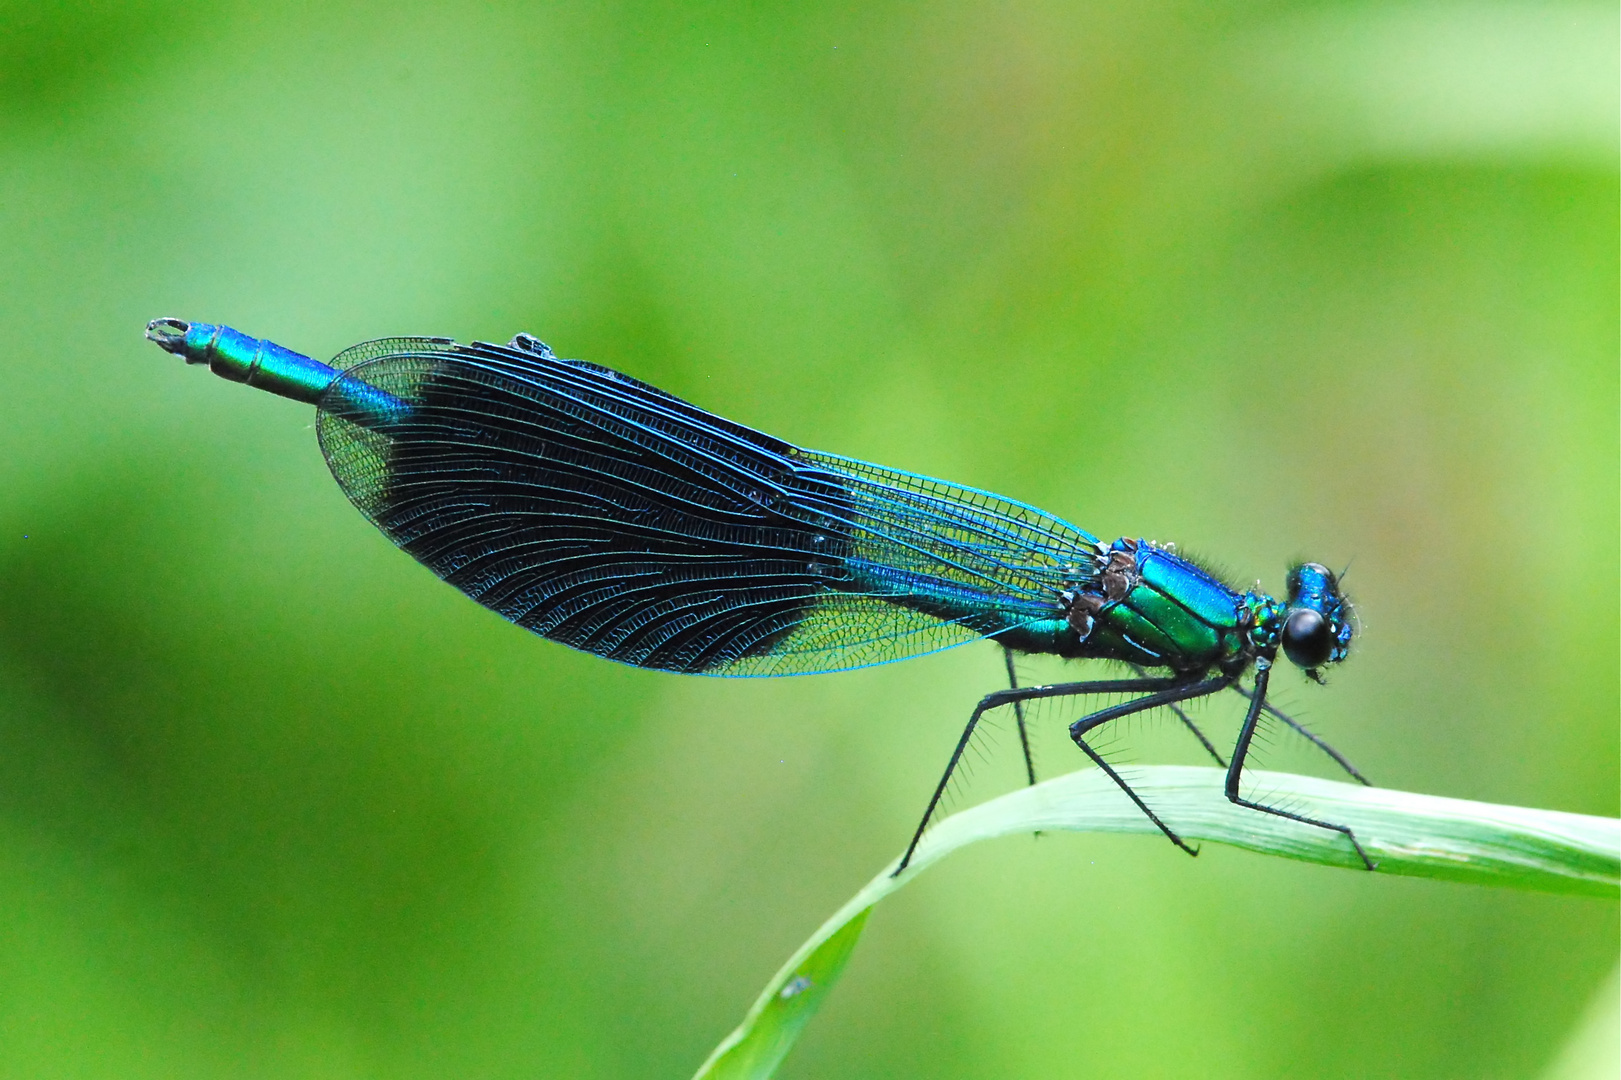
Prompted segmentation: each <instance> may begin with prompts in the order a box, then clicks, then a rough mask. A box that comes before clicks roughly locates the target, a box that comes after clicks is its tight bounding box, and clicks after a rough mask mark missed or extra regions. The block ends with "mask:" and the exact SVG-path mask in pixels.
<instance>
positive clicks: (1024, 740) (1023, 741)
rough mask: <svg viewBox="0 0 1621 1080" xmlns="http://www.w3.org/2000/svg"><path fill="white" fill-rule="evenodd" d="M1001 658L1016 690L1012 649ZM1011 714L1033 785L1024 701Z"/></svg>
mask: <svg viewBox="0 0 1621 1080" xmlns="http://www.w3.org/2000/svg"><path fill="white" fill-rule="evenodd" d="M1002 658H1003V659H1004V660H1006V661H1007V683H1008V688H1009V689H1012V690H1017V689H1018V688H1019V673H1018V672H1017V671H1015V670H1013V650H1012V649H1009V648H1007V647H1006V646H1004V647H1003V649H1002ZM1138 674H1139V675H1141V674H1143V672H1141V671H1139V672H1138ZM1013 715H1014V717H1015V718H1016V719H1017V720H1018V722H1019V748H1020V749H1021V750H1023V751H1024V774H1025V775H1026V776H1027V777H1029V778H1030V785H1031V786H1032V787H1034V786H1035V783H1036V762H1035V759H1034V758H1032V757H1031V756H1030V732H1029V731H1028V730H1027V729H1026V728H1025V726H1024V701H1023V700H1022V699H1021V700H1018V701H1015V702H1014V703H1013ZM1223 764H1225V762H1223Z"/></svg>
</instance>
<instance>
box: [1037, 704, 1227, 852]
mask: <svg viewBox="0 0 1621 1080" xmlns="http://www.w3.org/2000/svg"><path fill="white" fill-rule="evenodd" d="M1232 681H1233V680H1232V677H1231V676H1229V675H1218V676H1217V677H1216V678H1214V679H1206V680H1204V681H1203V682H1197V683H1183V684H1181V685H1180V686H1173V687H1171V688H1170V689H1167V690H1162V691H1160V692H1159V693H1157V694H1150V695H1149V696H1147V697H1141V698H1137V699H1136V700H1134V701H1127V702H1123V703H1121V704H1119V705H1111V706H1109V707H1108V708H1106V709H1099V710H1098V711H1097V712H1095V713H1089V714H1088V715H1086V716H1083V717H1081V718H1080V719H1079V720H1077V721H1075V722H1074V723H1073V724H1071V725H1070V726H1069V737H1070V738H1071V739H1073V740H1075V745H1076V746H1078V747H1080V748H1081V751H1082V752H1083V753H1085V754H1086V756H1087V757H1089V758H1091V759H1092V763H1093V764H1095V765H1096V766H1097V767H1098V768H1100V769H1102V770H1103V772H1104V774H1105V775H1107V776H1108V777H1109V779H1110V780H1113V781H1114V782H1115V785H1116V786H1117V787H1119V788H1120V790H1121V791H1124V792H1125V793H1126V797H1127V798H1129V799H1130V800H1131V801H1132V802H1133V803H1135V804H1136V806H1137V809H1139V810H1141V811H1142V812H1143V816H1145V817H1147V818H1148V820H1149V821H1152V822H1153V823H1154V825H1155V827H1157V828H1158V829H1159V831H1160V832H1162V833H1164V834H1165V835H1166V836H1167V837H1168V838H1169V839H1170V841H1171V843H1173V844H1175V845H1176V846H1177V847H1179V848H1181V849H1182V850H1183V851H1185V852H1187V853H1188V854H1189V855H1197V854H1199V849H1198V848H1193V847H1189V846H1188V845H1187V842H1186V841H1185V840H1183V839H1182V838H1181V837H1180V836H1178V835H1176V833H1175V832H1173V831H1171V828H1170V826H1168V825H1166V824H1165V822H1163V821H1161V820H1160V818H1159V815H1158V814H1156V813H1154V811H1152V810H1150V809H1149V808H1148V804H1147V803H1145V802H1143V800H1142V797H1141V796H1140V795H1138V794H1137V792H1135V791H1134V790H1132V787H1131V785H1130V784H1128V783H1126V781H1125V780H1124V779H1123V778H1122V777H1121V775H1120V774H1119V773H1117V772H1115V770H1114V767H1113V766H1112V765H1110V764H1109V763H1108V762H1107V761H1105V760H1103V755H1102V754H1100V753H1098V752H1097V751H1096V750H1094V749H1092V746H1091V744H1089V743H1088V742H1087V741H1086V738H1085V736H1086V733H1087V732H1089V731H1091V730H1093V729H1094V728H1097V727H1100V726H1102V725H1103V724H1107V723H1108V722H1109V721H1110V720H1118V719H1120V717H1122V716H1130V715H1131V714H1132V713H1138V712H1143V711H1144V710H1146V709H1155V708H1158V707H1159V706H1161V705H1172V704H1173V703H1175V702H1178V701H1187V700H1190V699H1192V698H1198V697H1204V696H1206V695H1208V694H1214V693H1217V692H1219V691H1221V690H1223V689H1225V688H1226V687H1227V685H1228V684H1229V683H1231V682H1232Z"/></svg>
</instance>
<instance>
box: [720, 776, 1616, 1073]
mask: <svg viewBox="0 0 1621 1080" xmlns="http://www.w3.org/2000/svg"><path fill="white" fill-rule="evenodd" d="M1223 775H1224V774H1223V773H1222V771H1221V770H1219V769H1211V768H1196V767H1189V766H1180V765H1161V766H1153V767H1147V768H1141V769H1134V770H1132V773H1131V778H1130V779H1131V783H1132V786H1133V787H1135V788H1136V789H1137V792H1138V793H1139V794H1140V795H1142V797H1143V800H1144V801H1145V802H1147V803H1148V804H1149V805H1150V806H1152V807H1154V809H1155V811H1156V812H1157V813H1159V814H1160V816H1161V817H1163V818H1164V819H1165V821H1166V822H1167V823H1168V824H1169V825H1170V826H1171V827H1172V828H1174V829H1176V830H1177V831H1178V832H1180V833H1181V834H1182V835H1183V836H1184V837H1186V838H1188V839H1190V840H1207V841H1210V842H1212V843H1219V844H1231V845H1233V846H1235V847H1241V848H1248V849H1249V850H1251V851H1259V852H1263V853H1265V854H1268V855H1281V856H1283V857H1284V858H1289V859H1300V860H1302V861H1305V862H1317V863H1324V864H1326V865H1329V866H1341V867H1345V868H1347V869H1355V870H1356V871H1357V872H1358V873H1366V871H1365V870H1364V869H1363V868H1362V863H1361V862H1360V860H1358V859H1357V857H1356V853H1355V852H1354V851H1352V850H1351V847H1350V845H1349V844H1347V843H1346V842H1345V839H1344V838H1343V837H1341V836H1340V835H1339V834H1338V833H1333V832H1330V831H1328V830H1326V829H1319V828H1314V827H1312V826H1309V825H1301V824H1298V823H1296V822H1292V821H1287V820H1284V819H1283V818H1278V817H1273V816H1271V815H1269V814H1259V813H1255V812H1254V811H1250V810H1245V809H1243V808H1241V807H1237V806H1234V805H1233V804H1232V803H1230V802H1228V801H1227V800H1226V799H1225V798H1224V797H1223V796H1222V793H1221V791H1222V778H1223ZM1245 775H1246V777H1247V778H1248V779H1249V783H1250V788H1249V793H1250V794H1252V795H1253V796H1254V797H1257V798H1259V799H1260V800H1261V801H1264V802H1267V803H1269V804H1271V805H1275V806H1282V807H1284V808H1286V809H1294V810H1296V811H1297V812H1309V813H1311V814H1312V815H1313V816H1316V817H1321V818H1323V819H1324V820H1326V821H1334V822H1338V823H1341V824H1345V825H1349V826H1351V828H1353V829H1354V830H1356V834H1357V838H1358V839H1359V840H1360V841H1361V842H1362V845H1363V846H1364V847H1365V848H1367V850H1368V854H1369V855H1371V856H1372V857H1373V859H1374V861H1375V862H1377V863H1378V864H1379V869H1378V873H1381V874H1404V875H1409V876H1415V877H1434V878H1446V879H1449V880H1452V881H1469V882H1474V883H1476V884H1479V885H1501V886H1506V887H1508V888H1516V889H1536V890H1541V891H1543V892H1563V893H1581V894H1585V895H1588V896H1603V897H1610V898H1614V897H1616V896H1618V895H1621V821H1618V820H1616V819H1614V818H1600V817H1589V816H1587V815H1585V814H1566V813H1561V812H1559V811H1557V810H1531V809H1527V808H1525V807H1519V806H1498V805H1495V804H1492V803H1480V802H1470V801H1468V800H1465V799H1447V798H1442V797H1440V796H1436V795H1415V794H1412V793H1410V792H1405V791H1389V790H1386V789H1384V788H1369V787H1361V786H1359V785H1353V784H1342V783H1338V782H1336V781H1332V780H1318V779H1315V778H1313V777H1309V776H1292V775H1289V774H1287V773H1268V772H1259V771H1255V772H1248V773H1246V774H1245ZM1058 830H1067V831H1072V832H1117V833H1129V832H1137V833H1155V834H1156V835H1158V831H1157V830H1156V829H1155V828H1154V826H1153V824H1152V823H1151V822H1149V821H1148V820H1147V819H1146V818H1144V817H1143V815H1142V814H1141V813H1140V812H1139V811H1138V810H1137V809H1136V807H1134V806H1132V805H1131V803H1130V802H1128V801H1127V800H1126V798H1125V796H1124V795H1122V794H1121V793H1120V791H1119V789H1118V788H1116V787H1115V786H1114V785H1113V784H1112V783H1111V782H1110V781H1109V779H1108V778H1107V777H1106V776H1104V775H1103V774H1102V773H1101V772H1099V771H1097V770H1095V769H1086V770H1083V771H1081V772H1075V773H1070V774H1069V775H1067V776H1060V777H1056V778H1054V779H1052V780H1048V781H1046V782H1045V783H1042V784H1037V785H1036V786H1035V787H1030V788H1024V789H1021V790H1019V791H1015V792H1012V793H1010V794H1008V795H1004V796H1002V797H1001V798H998V799H992V800H991V801H990V802H987V803H983V804H981V805H979V806H976V807H973V808H972V809H969V810H965V811H963V812H962V813H960V814H955V815H953V816H951V817H949V818H946V819H945V820H944V821H942V822H940V823H939V824H938V825H936V826H935V827H934V828H933V829H931V830H930V831H929V833H928V835H927V836H925V837H924V839H923V843H922V844H921V845H920V846H919V847H918V850H917V854H916V856H915V857H914V858H913V860H912V864H911V865H910V866H908V867H907V868H906V872H905V873H904V874H901V875H900V876H899V877H890V873H891V871H892V870H893V869H894V866H895V863H891V864H890V865H889V866H886V867H885V868H884V869H883V871H882V872H881V873H879V875H878V876H877V877H875V878H873V880H872V881H871V882H869V883H868V884H867V887H866V888H864V889H862V890H861V891H860V892H859V893H857V894H856V895H855V896H854V897H853V898H851V900H850V901H849V903H847V904H845V905H844V906H843V907H842V908H840V909H839V910H838V912H836V913H835V914H834V915H833V917H832V918H830V919H828V920H827V922H825V923H823V924H822V926H821V928H820V929H818V930H817V931H816V933H815V934H813V935H812V936H811V938H810V940H809V941H807V942H805V944H804V945H802V946H800V947H799V950H798V951H797V952H795V953H794V955H793V956H791V957H790V958H789V959H788V962H787V963H786V964H784V965H783V966H782V969H781V970H779V971H778V972H777V974H776V975H775V976H773V978H772V979H771V982H770V983H768V984H767V985H766V988H765V991H764V992H763V993H762V994H761V995H760V997H759V998H758V1000H756V1001H755V1003H754V1006H753V1007H752V1008H751V1009H750V1010H749V1012H748V1015H747V1016H745V1017H744V1018H743V1023H742V1024H740V1025H738V1028H737V1030H735V1031H733V1032H732V1033H731V1034H730V1035H728V1036H727V1037H726V1039H725V1041H723V1042H722V1043H721V1044H720V1045H719V1046H718V1047H716V1048H715V1052H714V1053H712V1054H711V1055H710V1056H709V1060H708V1061H706V1062H704V1064H703V1067H702V1068H700V1069H699V1070H698V1073H697V1078H698V1080H722V1078H724V1080H745V1078H747V1080H762V1078H764V1077H768V1076H770V1075H771V1074H772V1073H773V1072H775V1071H776V1068H777V1066H778V1064H780V1063H781V1061H782V1059H783V1058H784V1057H786V1056H787V1054H788V1051H789V1050H790V1049H791V1048H792V1047H793V1044H794V1041H795V1040H796V1039H798V1037H799V1033H800V1032H801V1031H802V1030H803V1029H804V1027H805V1025H806V1024H807V1023H808V1022H809V1021H810V1018H811V1017H812V1016H814V1015H815V1014H816V1011H817V1009H819V1008H820V1007H821V1004H822V1002H823V1001H824V1000H825V999H826V997H827V994H828V992H829V991H830V990H831V989H832V987H833V983H834V982H835V981H836V980H837V979H838V977H839V975H840V973H841V972H842V971H843V970H844V965H845V963H846V962H847V961H848V960H849V959H850V954H851V953H852V952H853V951H854V950H855V945H856V941H857V940H858V939H859V938H860V936H861V930H862V927H863V926H864V925H865V924H866V920H867V915H868V913H869V912H870V911H871V910H872V908H873V905H874V904H876V903H878V901H880V900H882V899H883V898H884V897H886V896H888V895H889V894H890V893H892V892H894V891H895V890H896V889H898V888H900V887H901V886H903V885H905V884H906V883H907V882H908V881H910V880H912V879H913V878H914V877H916V876H917V875H918V874H919V873H921V872H922V871H923V870H924V869H926V868H927V867H928V866H930V865H931V864H933V863H934V862H937V861H938V860H940V859H942V858H944V857H945V856H946V855H949V854H950V853H951V852H953V851H955V850H957V849H958V848H960V847H962V846H964V845H966V844H971V843H974V842H975V841H978V840H988V839H990V838H992V837H996V836H1007V835H1009V834H1013V833H1030V832H1037V831H1042V832H1053V831H1058ZM896 861H897V862H898V861H899V859H898V857H897V859H896Z"/></svg>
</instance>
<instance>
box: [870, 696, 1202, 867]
mask: <svg viewBox="0 0 1621 1080" xmlns="http://www.w3.org/2000/svg"><path fill="white" fill-rule="evenodd" d="M1223 685H1226V684H1225V683H1223ZM1176 686H1178V684H1177V682H1176V680H1175V679H1104V680H1100V681H1096V682H1074V683H1054V684H1053V685H1051V686H1028V687H1019V688H1014V689H1008V690H996V691H993V692H992V693H989V694H986V695H985V696H984V697H982V698H980V699H979V704H978V705H975V706H974V711H973V713H972V714H971V715H970V716H969V717H968V723H967V725H966V726H964V727H963V729H962V737H961V738H959V739H958V740H957V747H956V749H954V750H953V751H952V752H951V760H949V761H947V762H946V771H945V772H944V773H942V774H941V776H940V782H939V783H938V784H936V785H935V787H934V794H933V795H932V796H930V797H929V805H928V806H927V807H926V808H925V809H924V811H923V820H921V821H919V822H918V823H917V831H916V832H914V833H913V834H912V842H911V843H910V844H907V845H906V854H905V855H903V856H901V861H900V865H899V866H897V867H895V874H897V875H898V874H899V873H900V872H901V871H902V870H905V869H906V867H907V865H908V864H909V863H911V861H912V854H913V852H915V851H917V844H918V841H919V840H921V839H923V830H924V829H926V828H928V826H929V819H931V818H932V817H934V811H935V809H936V808H937V807H938V806H939V805H940V799H941V798H942V797H943V796H944V795H945V793H946V785H947V784H949V783H950V782H951V774H952V773H954V772H955V771H956V770H957V762H958V761H960V760H961V759H962V754H963V751H964V750H966V749H967V748H968V741H969V740H970V739H971V738H973V736H974V728H976V727H977V726H979V718H980V717H981V716H983V715H985V713H987V712H989V711H990V710H991V709H996V708H1000V707H1001V706H1003V705H1009V704H1014V703H1017V702H1023V701H1031V700H1034V699H1037V698H1050V697H1078V696H1081V695H1083V694H1132V693H1149V694H1154V693H1158V692H1163V691H1165V690H1168V689H1170V688H1172V687H1176ZM1184 696H1186V695H1184ZM1139 700H1142V701H1147V700H1150V699H1149V698H1141V699H1139ZM1173 700H1181V698H1176V699H1173ZM891 876H894V875H891Z"/></svg>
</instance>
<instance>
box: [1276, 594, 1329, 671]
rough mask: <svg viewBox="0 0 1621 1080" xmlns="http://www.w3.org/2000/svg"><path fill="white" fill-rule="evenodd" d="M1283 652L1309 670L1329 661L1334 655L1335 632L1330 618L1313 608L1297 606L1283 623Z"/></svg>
mask: <svg viewBox="0 0 1621 1080" xmlns="http://www.w3.org/2000/svg"><path fill="white" fill-rule="evenodd" d="M1283 652H1284V655H1285V656H1287V657H1288V658H1289V659H1290V660H1292V661H1294V662H1295V663H1296V664H1298V665H1300V666H1301V667H1303V668H1306V669H1308V670H1309V669H1311V668H1316V667H1322V666H1323V665H1324V664H1326V663H1328V658H1329V657H1331V656H1333V655H1334V634H1333V631H1332V630H1330V629H1329V626H1328V620H1327V619H1325V618H1323V615H1322V613H1321V612H1319V611H1313V610H1312V609H1311V608H1295V609H1294V610H1293V611H1291V612H1290V613H1289V619H1288V621H1287V622H1285V623H1284V624H1283Z"/></svg>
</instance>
